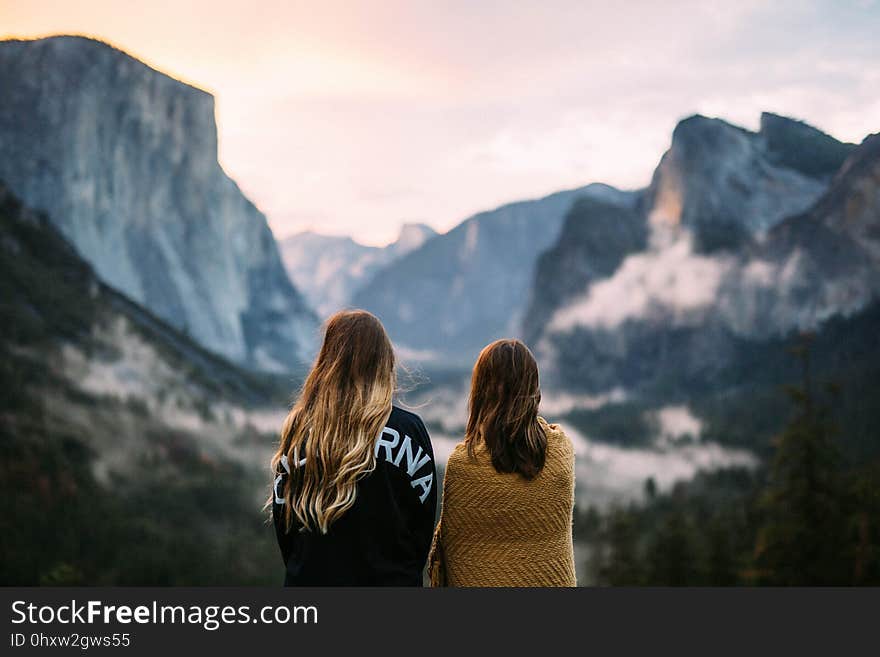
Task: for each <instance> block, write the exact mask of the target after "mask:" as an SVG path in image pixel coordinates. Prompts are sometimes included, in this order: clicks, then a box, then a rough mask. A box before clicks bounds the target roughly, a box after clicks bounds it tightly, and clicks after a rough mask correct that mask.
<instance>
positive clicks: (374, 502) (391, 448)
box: [272, 406, 437, 586]
mask: <svg viewBox="0 0 880 657" xmlns="http://www.w3.org/2000/svg"><path fill="white" fill-rule="evenodd" d="M375 454H376V468H375V470H373V471H372V472H371V473H370V474H368V475H367V476H366V477H364V478H363V479H361V480H360V481H359V482H358V484H357V498H356V500H355V503H354V506H352V507H351V508H350V509H349V510H348V511H346V512H345V514H344V515H343V516H342V517H341V518H338V519H337V520H336V521H335V522H334V523H333V524H332V525H330V528H329V530H328V532H327V534H321V533H320V532H319V531H308V530H304V529H302V527H301V526H300V525H299V523H298V522H297V519H296V516H295V515H294V516H293V521H292V525H291V528H290V531H289V532H288V531H285V528H284V503H285V501H284V491H285V486H287V485H289V479H290V472H291V471H292V472H293V476H294V477H295V476H296V468H295V467H292V464H287V460H286V459H285V460H284V462H283V463H281V464H279V470H278V472H277V473H276V477H275V493H274V500H275V502H274V504H273V505H272V516H273V519H274V522H275V533H276V535H277V537H278V545H279V547H280V548H281V556H282V558H283V559H284V564H285V566H286V568H287V574H286V576H285V578H284V584H285V585H286V586H421V584H422V569H423V567H424V565H425V560H426V558H427V556H428V550H429V549H430V547H431V538H432V534H433V529H434V513H435V510H436V507H437V482H436V479H437V472H436V470H435V468H434V450H433V449H432V447H431V439H430V438H429V437H428V431H427V429H425V425H424V423H423V422H422V420H421V418H419V416H418V415H416V414H415V413H410V412H409V411H405V410H403V409H401V408H398V407H397V406H394V407H393V408H392V410H391V417H390V418H389V419H388V423H387V425H386V426H385V429H383V431H382V435H381V436H380V437H379V439H378V440H377V441H376V446H375ZM288 468H289V469H288Z"/></svg>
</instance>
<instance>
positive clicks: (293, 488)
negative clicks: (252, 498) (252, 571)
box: [272, 310, 396, 534]
mask: <svg viewBox="0 0 880 657" xmlns="http://www.w3.org/2000/svg"><path fill="white" fill-rule="evenodd" d="M395 384H396V377H395V371H394V349H393V348H392V346H391V341H390V340H389V339H388V335H387V334H386V333H385V328H384V327H383V326H382V323H381V322H380V321H379V320H378V319H377V318H376V317H375V316H374V315H371V314H370V313H368V312H366V311H364V310H345V311H341V312H338V313H336V314H335V315H333V316H332V317H331V318H330V319H329V320H327V324H326V328H325V329H324V343H323V344H322V346H321V351H320V353H319V354H318V357H317V359H316V360H315V364H314V365H313V366H312V370H311V371H310V372H309V375H308V377H306V380H305V383H303V386H302V390H301V391H300V394H299V397H298V398H297V400H296V402H295V403H294V405H293V408H292V409H291V411H290V413H289V414H288V415H287V419H286V420H285V421H284V426H283V428H282V429H281V442H280V445H279V446H278V451H277V452H276V453H275V456H274V457H273V458H272V470H273V472H279V471H280V470H279V464H282V467H283V466H284V463H282V460H284V461H285V463H286V464H287V468H289V472H290V473H291V476H290V477H288V485H287V487H286V489H285V492H284V500H285V509H284V513H285V522H286V526H287V529H288V531H289V530H290V526H291V524H292V522H293V518H294V516H296V519H297V520H298V521H299V523H300V524H301V525H302V526H303V527H304V528H306V529H309V530H312V531H320V532H321V533H323V534H326V533H327V530H328V529H329V528H330V525H332V524H333V522H334V521H336V520H338V519H339V518H340V517H341V516H342V515H343V514H344V513H345V512H346V511H348V510H349V509H350V508H351V507H352V505H353V504H354V502H355V498H356V497H357V482H358V480H360V479H361V478H362V477H363V476H365V475H366V474H368V473H369V472H371V471H372V470H373V468H375V466H376V457H375V452H374V451H373V449H374V445H375V442H376V439H377V438H378V437H379V435H380V433H381V432H382V429H383V428H384V426H385V424H386V423H387V422H388V417H389V416H390V415H391V400H392V396H393V394H394V389H395ZM287 468H285V469H287Z"/></svg>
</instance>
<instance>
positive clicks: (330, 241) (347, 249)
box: [278, 223, 437, 318]
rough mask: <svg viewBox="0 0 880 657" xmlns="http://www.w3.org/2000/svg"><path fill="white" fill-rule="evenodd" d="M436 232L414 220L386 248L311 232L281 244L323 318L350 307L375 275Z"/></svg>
mask: <svg viewBox="0 0 880 657" xmlns="http://www.w3.org/2000/svg"><path fill="white" fill-rule="evenodd" d="M436 234H437V233H436V232H435V231H434V229H433V228H431V227H430V226H426V225H425V224H415V223H411V224H404V225H403V227H402V228H401V229H400V234H399V235H398V237H397V239H396V240H395V241H394V242H392V243H391V244H389V245H388V246H384V247H376V246H366V245H364V244H360V243H358V242H355V241H354V240H353V239H351V238H350V237H344V236H336V235H322V234H320V233H315V232H312V231H306V232H302V233H298V234H296V235H292V236H291V237H288V238H286V239H284V240H281V241H280V242H279V244H278V246H279V248H280V249H281V259H282V260H283V261H284V265H285V267H286V268H287V273H288V274H289V275H290V278H291V280H292V281H293V283H294V284H295V285H296V286H297V288H298V289H299V290H302V292H303V295H304V296H305V298H306V300H307V301H308V302H309V304H311V306H312V308H314V309H315V310H316V311H317V312H318V315H319V316H320V317H322V318H324V317H328V316H329V315H331V314H332V313H333V312H335V311H337V310H340V309H341V308H343V307H345V306H347V305H348V304H349V302H350V301H351V298H352V296H353V294H354V293H355V291H356V290H357V289H358V287H360V286H361V285H364V284H365V283H366V282H367V281H369V280H370V278H371V277H372V276H373V274H375V273H376V272H377V271H379V270H380V269H382V268H383V267H387V266H388V265H389V264H391V263H392V262H394V261H395V260H396V259H398V258H401V257H403V256H405V255H406V254H407V253H409V252H410V251H413V250H415V249H417V248H419V247H420V246H422V244H424V243H425V242H426V241H427V240H429V239H430V238H432V237H433V236H434V235H436Z"/></svg>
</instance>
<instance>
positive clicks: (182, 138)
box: [0, 36, 316, 370]
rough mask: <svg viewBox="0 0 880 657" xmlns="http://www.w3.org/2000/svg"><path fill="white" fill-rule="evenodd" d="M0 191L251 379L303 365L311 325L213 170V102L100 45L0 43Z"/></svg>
mask: <svg viewBox="0 0 880 657" xmlns="http://www.w3.org/2000/svg"><path fill="white" fill-rule="evenodd" d="M0 88H2V89H3V102H2V103H0V178H2V179H4V180H5V181H6V183H7V184H8V185H9V187H10V188H11V189H12V190H13V191H14V192H15V193H16V194H17V195H18V196H20V197H21V198H22V200H23V201H24V202H25V203H26V204H27V205H28V206H31V207H34V208H38V209H40V210H43V211H45V212H46V213H47V214H48V216H49V217H50V218H51V220H52V221H53V222H55V223H56V225H57V226H58V228H59V229H60V230H61V232H62V234H63V235H64V236H65V237H66V238H67V239H68V240H70V242H71V243H72V244H73V245H74V246H75V247H76V249H77V250H78V251H79V253H80V254H81V255H82V256H83V257H84V258H85V259H86V260H87V261H88V262H89V263H91V265H92V266H93V267H94V269H95V271H96V272H97V274H98V276H100V277H101V279H103V280H104V281H105V282H106V283H108V284H110V285H112V286H113V287H115V288H117V289H118V290H120V291H122V292H123V293H125V294H126V295H127V296H128V297H130V298H132V299H134V300H135V301H137V302H138V303H140V304H142V305H144V306H145V307H146V308H148V309H149V310H150V311H151V312H152V313H154V314H155V315H157V316H159V317H161V318H162V319H163V320H165V321H167V322H168V323H170V324H171V325H172V326H174V327H175V328H177V329H179V330H181V331H184V332H186V333H188V334H189V335H191V336H193V337H194V338H195V339H197V340H198V341H199V342H200V343H201V344H202V345H204V346H206V347H207V348H209V349H211V350H212V351H215V352H216V353H218V354H222V355H224V356H226V357H228V358H231V359H233V360H235V361H237V362H239V363H242V364H246V365H247V366H249V367H252V368H259V369H274V370H283V369H288V368H290V367H292V366H294V365H295V364H296V362H297V360H302V359H305V358H308V356H309V350H310V348H311V341H312V339H313V333H314V328H315V326H316V319H315V317H314V315H313V313H312V312H311V310H310V309H309V308H308V307H307V305H306V303H305V301H304V300H303V299H302V297H301V296H300V294H299V293H298V292H297V290H296V288H294V286H293V285H292V284H291V283H290V280H289V278H288V276H287V274H286V272H285V270H284V267H283V265H282V263H281V258H280V256H279V254H278V249H277V246H276V244H275V241H274V239H273V237H272V232H271V230H270V229H269V226H268V224H267V223H266V218H265V217H264V216H263V214H262V213H261V212H260V211H259V210H258V209H257V208H256V207H255V206H254V205H253V203H251V202H250V201H249V200H248V199H247V198H246V197H245V196H244V195H243V194H242V193H241V191H240V190H239V188H238V186H237V185H236V184H235V182H234V181H233V180H231V179H230V178H229V177H228V176H227V175H226V174H225V173H224V171H223V169H222V168H221V167H220V164H219V163H218V161H217V129H216V125H215V122H214V99H213V97H212V96H211V95H210V94H208V93H206V92H204V91H202V90H200V89H196V88H194V87H191V86H188V85H186V84H183V83H181V82H179V81H177V80H174V79H172V78H170V77H168V76H167V75H164V74H162V73H159V72H158V71H155V70H153V69H151V68H150V67H148V66H146V65H145V64H143V63H141V62H139V61H138V60H136V59H134V58H132V57H130V56H128V55H127V54H125V53H123V52H121V51H119V50H117V49H115V48H113V47H111V46H109V45H107V44H105V43H101V42H99V41H94V40H91V39H86V38H82V37H69V36H62V37H52V38H47V39H39V40H35V41H15V40H13V41H3V42H0Z"/></svg>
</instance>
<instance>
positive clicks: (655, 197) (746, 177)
mask: <svg viewBox="0 0 880 657" xmlns="http://www.w3.org/2000/svg"><path fill="white" fill-rule="evenodd" d="M824 189H825V184H824V183H823V182H821V181H819V180H816V179H815V178H812V177H810V176H807V175H804V174H803V173H801V172H800V171H796V170H794V169H791V168H787V167H784V166H780V165H779V164H776V163H774V162H773V161H772V159H771V158H770V157H769V155H768V152H767V149H766V147H765V144H764V141H763V140H762V139H761V137H760V136H759V135H758V134H757V133H753V132H749V131H748V130H745V129H743V128H740V127H737V126H734V125H731V124H729V123H727V122H725V121H722V120H720V119H712V118H707V117H704V116H700V115H695V116H691V117H689V118H687V119H684V120H683V121H681V122H680V123H679V124H678V125H677V126H676V128H675V131H674V132H673V135H672V144H671V146H670V148H669V150H668V151H667V152H666V153H665V154H664V155H663V158H662V159H661V161H660V164H659V166H658V167H657V169H656V171H655V172H654V177H653V179H652V182H651V186H650V188H649V190H648V194H647V204H646V209H647V216H648V219H649V221H650V223H651V225H652V226H655V227H657V228H661V229H670V230H681V229H687V230H690V231H691V232H692V233H693V235H694V243H695V245H696V248H697V249H698V250H700V251H704V252H711V251H716V250H721V249H730V248H738V247H739V246H741V245H742V243H743V242H745V241H748V240H749V239H752V237H754V236H759V235H761V234H763V233H764V232H766V231H767V230H768V229H769V228H771V227H772V226H774V225H775V224H777V223H778V222H779V221H781V220H782V219H784V218H785V217H787V216H790V215H792V214H796V213H798V212H802V211H803V210H805V209H806V208H808V207H809V206H810V205H812V204H813V203H814V202H815V201H816V199H817V198H818V197H819V196H820V195H821V194H822V192H823V191H824Z"/></svg>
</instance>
